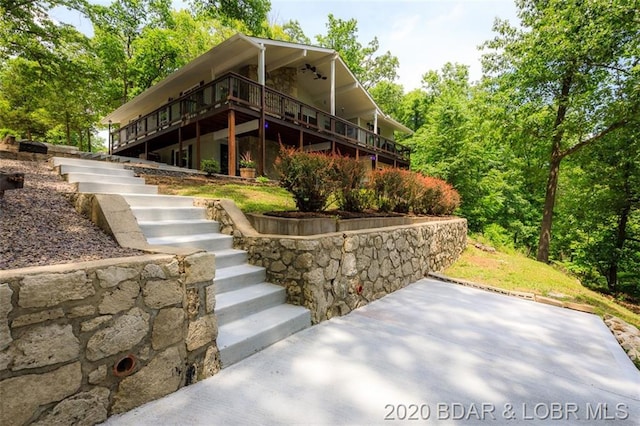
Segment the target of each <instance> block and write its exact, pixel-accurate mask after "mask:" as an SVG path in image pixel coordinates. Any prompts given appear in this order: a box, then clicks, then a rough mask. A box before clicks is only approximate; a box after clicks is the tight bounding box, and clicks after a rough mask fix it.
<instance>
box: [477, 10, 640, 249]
mask: <svg viewBox="0 0 640 426" xmlns="http://www.w3.org/2000/svg"><path fill="white" fill-rule="evenodd" d="M518 6H519V17H520V19H521V23H520V28H516V27H513V26H511V25H509V23H508V22H504V21H499V20H498V21H496V24H495V25H494V30H495V31H496V32H498V36H497V37H496V38H495V39H494V40H492V41H489V42H488V43H486V47H487V48H489V49H490V50H491V51H490V53H488V54H487V55H485V57H484V59H483V62H484V66H485V70H486V71H487V72H489V73H492V74H493V75H495V76H497V77H498V79H497V80H496V82H497V83H498V84H499V86H500V87H501V89H502V90H503V91H505V92H506V93H509V104H511V105H514V106H515V108H514V109H516V110H520V113H519V114H517V115H519V116H520V117H522V119H523V122H524V124H525V126H523V127H522V128H523V129H525V128H526V129H527V130H529V131H530V130H533V131H534V133H533V134H531V133H530V134H529V135H527V137H524V138H522V139H521V141H520V142H524V141H527V142H528V143H533V144H534V145H535V146H536V148H534V149H535V150H538V151H539V152H543V153H545V154H546V156H547V159H546V160H547V161H546V163H547V165H548V166H547V167H548V169H547V170H548V179H547V182H548V183H547V185H546V194H545V198H544V205H543V208H542V221H541V226H540V239H539V244H538V253H537V258H538V260H541V261H547V260H548V259H549V252H550V242H551V229H552V225H553V214H554V208H555V203H556V197H557V190H558V176H559V172H560V164H561V163H562V162H563V161H564V160H565V159H566V158H567V157H569V156H571V155H574V154H576V153H577V152H578V151H580V150H582V149H584V148H585V147H586V146H589V145H602V144H604V143H605V139H606V138H605V136H606V135H607V134H609V133H611V132H614V131H616V130H617V129H620V128H623V127H625V126H628V125H629V124H630V121H631V120H633V119H634V118H635V117H638V114H639V113H640V91H638V89H637V88H638V85H639V84H640V69H639V68H638V66H637V64H638V58H639V56H640V43H639V41H638V36H637V35H638V33H639V32H640V19H638V14H639V13H640V12H639V9H638V5H637V4H636V2H628V1H620V0H614V1H610V0H592V1H589V2H583V1H580V0H550V1H545V2H539V1H534V0H521V1H519V2H518ZM521 111H526V112H527V115H528V116H529V117H532V118H533V120H532V121H529V120H527V119H526V118H525V117H526V116H525V114H523V113H522V112H521ZM531 125H533V128H532V126H531Z"/></svg>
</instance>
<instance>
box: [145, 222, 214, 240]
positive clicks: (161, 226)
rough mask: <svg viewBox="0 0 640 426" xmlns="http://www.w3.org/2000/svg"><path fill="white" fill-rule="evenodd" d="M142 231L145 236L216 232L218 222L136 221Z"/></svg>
mask: <svg viewBox="0 0 640 426" xmlns="http://www.w3.org/2000/svg"><path fill="white" fill-rule="evenodd" d="M138 225H140V229H141V230H142V233H143V234H144V236H145V237H147V238H158V237H171V236H177V235H182V236H184V235H198V234H216V233H219V232H220V224H219V223H218V222H216V221H214V220H206V219H195V220H154V221H138Z"/></svg>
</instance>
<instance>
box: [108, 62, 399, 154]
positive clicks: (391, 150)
mask: <svg viewBox="0 0 640 426" xmlns="http://www.w3.org/2000/svg"><path fill="white" fill-rule="evenodd" d="M264 90H265V93H264V106H263V105H262V87H261V86H260V84H258V83H256V82H254V81H252V80H250V79H247V78H245V77H242V76H240V75H238V74H234V73H229V74H227V75H225V76H224V77H221V78H219V79H217V80H214V81H212V82H210V83H207V84H204V85H201V86H198V87H197V88H195V89H192V90H191V91H190V92H189V93H185V94H183V95H182V96H180V97H179V98H177V99H170V100H169V102H168V103H167V104H165V105H163V106H162V107H160V108H158V109H156V110H155V111H153V112H151V113H149V114H147V115H145V116H141V117H139V118H138V119H137V120H134V121H132V122H131V123H129V124H126V125H124V126H122V127H121V128H119V129H116V130H114V131H112V133H111V138H110V139H111V140H110V143H111V149H112V152H114V151H118V150H120V149H123V148H125V147H126V146H127V145H130V144H132V143H134V142H135V141H137V140H140V139H143V138H146V137H148V136H151V135H153V134H154V133H157V132H159V131H162V130H165V129H170V128H175V127H178V126H180V125H181V124H182V123H183V122H185V121H188V120H190V119H193V118H196V117H197V116H198V115H201V114H205V113H207V112H208V111H210V110H213V109H217V108H220V107H222V106H223V105H225V104H228V103H235V104H237V105H242V106H245V107H248V108H251V109H254V110H256V111H260V109H261V108H264V112H265V114H266V115H267V116H271V117H275V118H278V119H281V120H285V121H290V122H292V123H294V124H296V125H299V126H304V127H306V128H308V129H312V130H315V131H317V132H319V133H326V134H327V136H334V137H335V139H338V140H341V141H343V142H347V143H350V144H352V145H357V146H361V147H364V148H368V149H370V150H373V151H374V152H383V153H387V154H391V155H392V156H394V157H396V158H399V159H402V160H405V161H409V155H410V150H409V148H407V147H405V146H403V145H401V144H399V143H397V142H395V141H392V140H390V139H387V138H385V137H382V136H380V135H378V134H376V133H374V132H372V131H370V130H367V129H364V128H362V127H360V126H357V125H355V124H353V123H351V122H349V121H347V120H344V119H342V118H340V117H336V116H333V115H330V114H328V113H326V112H324V111H322V110H320V109H317V108H314V107H312V106H310V105H307V104H305V103H302V102H300V101H298V100H296V99H295V98H292V97H290V96H287V95H285V94H284V93H281V92H278V91H276V90H273V89H271V88H268V87H265V88H264Z"/></svg>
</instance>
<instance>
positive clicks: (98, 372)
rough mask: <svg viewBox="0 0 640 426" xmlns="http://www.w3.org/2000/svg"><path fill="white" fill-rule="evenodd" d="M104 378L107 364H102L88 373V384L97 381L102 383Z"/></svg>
mask: <svg viewBox="0 0 640 426" xmlns="http://www.w3.org/2000/svg"><path fill="white" fill-rule="evenodd" d="M106 378H107V366H106V365H104V364H103V365H101V366H100V367H98V368H96V369H95V370H93V371H92V372H90V373H89V384H92V385H97V384H98V383H102V382H103V381H104V380H105V379H106Z"/></svg>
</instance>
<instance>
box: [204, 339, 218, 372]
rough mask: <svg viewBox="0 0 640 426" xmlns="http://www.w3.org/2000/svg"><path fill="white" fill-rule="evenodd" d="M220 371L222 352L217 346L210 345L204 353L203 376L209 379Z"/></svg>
mask: <svg viewBox="0 0 640 426" xmlns="http://www.w3.org/2000/svg"><path fill="white" fill-rule="evenodd" d="M219 371H220V352H219V351H218V348H217V346H210V347H209V348H208V349H207V352H206V353H205V355H204V361H203V365H202V378H203V379H207V378H209V377H212V376H213V375H215V374H216V373H218V372H219Z"/></svg>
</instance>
